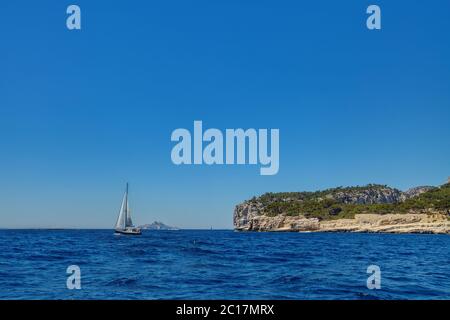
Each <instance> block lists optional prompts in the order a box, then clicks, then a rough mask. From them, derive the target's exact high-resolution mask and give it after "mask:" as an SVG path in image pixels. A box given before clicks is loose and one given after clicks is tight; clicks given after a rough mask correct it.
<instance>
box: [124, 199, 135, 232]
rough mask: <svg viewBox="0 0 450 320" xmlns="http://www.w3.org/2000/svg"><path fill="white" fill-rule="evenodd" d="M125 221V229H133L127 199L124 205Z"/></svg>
mask: <svg viewBox="0 0 450 320" xmlns="http://www.w3.org/2000/svg"><path fill="white" fill-rule="evenodd" d="M126 211H127V215H126V219H125V227H133V222H132V221H131V211H130V206H129V205H128V197H127V204H126Z"/></svg>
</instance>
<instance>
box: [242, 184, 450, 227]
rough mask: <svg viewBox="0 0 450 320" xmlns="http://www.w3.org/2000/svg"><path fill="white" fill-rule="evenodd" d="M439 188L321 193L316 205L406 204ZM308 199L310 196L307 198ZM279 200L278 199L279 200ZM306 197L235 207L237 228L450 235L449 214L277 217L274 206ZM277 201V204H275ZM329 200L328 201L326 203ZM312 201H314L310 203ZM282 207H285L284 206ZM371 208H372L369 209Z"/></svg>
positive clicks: (258, 200)
mask: <svg viewBox="0 0 450 320" xmlns="http://www.w3.org/2000/svg"><path fill="white" fill-rule="evenodd" d="M433 189H436V187H416V188H412V189H409V190H408V191H406V192H402V191H400V190H397V189H392V188H389V187H384V186H383V187H379V186H377V188H372V187H370V188H359V187H358V188H347V189H341V188H336V189H330V190H331V191H330V192H325V193H324V192H320V193H317V198H314V201H316V202H317V203H321V202H322V201H325V200H326V199H328V200H330V201H332V202H333V203H342V204H350V205H373V204H380V205H384V204H402V203H403V202H405V201H407V200H408V199H412V198H414V197H417V196H419V195H420V194H423V193H425V192H428V191H430V190H433ZM306 195H307V196H308V194H306ZM277 197H278V198H277ZM304 198H305V197H304V194H303V193H298V194H294V193H289V194H281V195H274V196H272V194H269V196H267V197H265V198H264V196H262V197H260V198H253V199H251V200H248V201H245V202H244V203H241V204H239V205H237V206H236V207H235V210H234V215H233V223H234V228H235V230H237V231H291V232H383V233H447V234H448V233H450V218H449V212H450V211H448V210H445V209H444V210H436V209H432V208H430V209H426V210H409V211H408V212H406V213H395V212H393V213H387V214H373V213H370V212H367V213H363V214H355V215H354V216H352V217H351V218H336V217H337V216H338V215H339V214H340V212H341V209H340V208H339V207H331V208H330V209H327V212H328V216H327V219H322V218H320V217H319V218H318V217H312V216H310V215H309V216H308V214H307V213H306V212H305V213H303V212H298V213H296V214H292V213H290V214H286V213H283V212H282V213H277V212H275V213H274V212H273V211H270V210H271V209H272V210H273V206H271V205H272V204H273V203H275V202H276V203H277V205H278V207H282V208H283V206H282V205H283V204H286V203H292V202H294V203H295V202H299V203H302V202H303V201H305V200H304ZM274 199H275V200H274ZM324 199H325V200H324ZM309 201H311V200H309ZM280 203H281V205H280ZM300 208H301V207H300ZM369 208H370V207H369Z"/></svg>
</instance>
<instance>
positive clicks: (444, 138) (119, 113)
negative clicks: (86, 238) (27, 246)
mask: <svg viewBox="0 0 450 320" xmlns="http://www.w3.org/2000/svg"><path fill="white" fill-rule="evenodd" d="M72 3H75V4H78V5H79V6H80V7H81V10H82V30H81V31H69V30H67V29H66V26H65V19H66V13H65V11H66V8H67V6H68V5H69V4H72ZM373 3H375V4H378V5H380V6H381V9H382V30H381V31H369V30H367V29H366V27H365V20H366V14H365V10H366V7H367V6H368V5H369V4H373ZM449 17H450V2H449V1H446V0H442V1H426V2H425V1H378V0H377V1H370V2H369V1H307V2H306V1H305V2H303V1H302V2H301V1H256V0H255V1H246V0H240V1H181V0H180V1H158V2H157V1H151V2H150V1H132V2H129V1H78V0H77V1H71V2H69V1H42V0H41V1H20V0H19V1H2V2H1V3H0V49H1V50H0V147H1V153H0V203H1V209H0V227H90V228H95V227H111V228H112V227H113V225H114V223H115V219H116V215H117V213H118V209H119V205H120V201H121V197H122V193H123V191H124V187H125V182H126V181H129V182H130V192H131V195H130V197H131V206H132V209H133V212H134V220H135V222H136V223H138V224H141V223H149V222H152V221H153V220H155V219H157V220H162V221H163V222H165V223H168V224H172V225H176V226H180V227H192V228H209V227H210V226H213V227H215V228H231V227H232V212H233V208H234V205H235V204H237V203H239V202H241V201H243V200H245V199H247V198H250V197H251V196H253V195H258V194H261V193H264V192H267V191H297V190H315V189H319V188H328V187H334V186H339V185H362V184H367V183H382V184H389V185H391V186H394V187H397V188H400V189H407V188H409V187H412V186H416V185H423V184H431V185H437V184H441V183H443V182H444V181H445V179H446V178H447V176H449V175H450V161H449V159H450V144H449V141H450V41H449V34H450V18H449ZM194 120H203V123H204V126H205V127H215V128H220V129H225V128H239V127H242V128H279V129H280V148H281V149H280V171H279V173H278V175H276V176H260V175H259V167H257V166H243V167H242V166H241V167H238V166H211V167H207V166H181V167H176V166H174V165H173V164H172V162H171V159H170V151H171V148H172V146H173V143H171V141H170V135H171V132H172V130H174V129H176V128H183V127H184V128H192V125H193V121H194Z"/></svg>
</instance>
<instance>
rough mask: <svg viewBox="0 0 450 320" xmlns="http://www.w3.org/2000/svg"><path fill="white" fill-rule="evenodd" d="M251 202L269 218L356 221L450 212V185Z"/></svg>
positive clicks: (277, 196)
mask: <svg viewBox="0 0 450 320" xmlns="http://www.w3.org/2000/svg"><path fill="white" fill-rule="evenodd" d="M250 202H254V203H259V204H260V205H261V206H262V208H261V209H262V212H263V213H264V214H265V215H268V216H276V215H278V214H285V215H291V216H294V215H299V214H302V215H304V216H306V217H316V218H319V219H321V220H330V219H342V218H353V217H354V215H355V214H361V213H375V214H388V213H407V212H442V213H450V184H449V183H447V184H445V185H442V186H440V187H433V188H428V189H426V191H423V192H422V193H419V194H417V195H409V194H408V193H403V192H401V191H399V190H397V189H393V188H389V187H387V186H385V185H374V184H371V185H367V186H363V187H360V186H358V187H346V188H343V187H338V188H333V189H327V190H323V191H316V192H283V193H266V194H264V195H262V196H260V197H259V198H253V199H252V200H250Z"/></svg>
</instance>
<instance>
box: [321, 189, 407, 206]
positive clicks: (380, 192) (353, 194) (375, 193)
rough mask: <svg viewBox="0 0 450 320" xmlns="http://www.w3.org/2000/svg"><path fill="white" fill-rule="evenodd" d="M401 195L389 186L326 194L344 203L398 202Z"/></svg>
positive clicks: (400, 199) (401, 197)
mask: <svg viewBox="0 0 450 320" xmlns="http://www.w3.org/2000/svg"><path fill="white" fill-rule="evenodd" d="M403 197H404V196H403V193H402V192H401V191H400V190H397V189H393V188H389V187H382V188H367V189H360V190H354V191H337V192H335V193H334V194H330V195H328V196H327V198H330V199H334V200H337V201H338V202H341V203H346V204H349V203H351V204H375V203H398V202H400V201H402V199H403Z"/></svg>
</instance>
